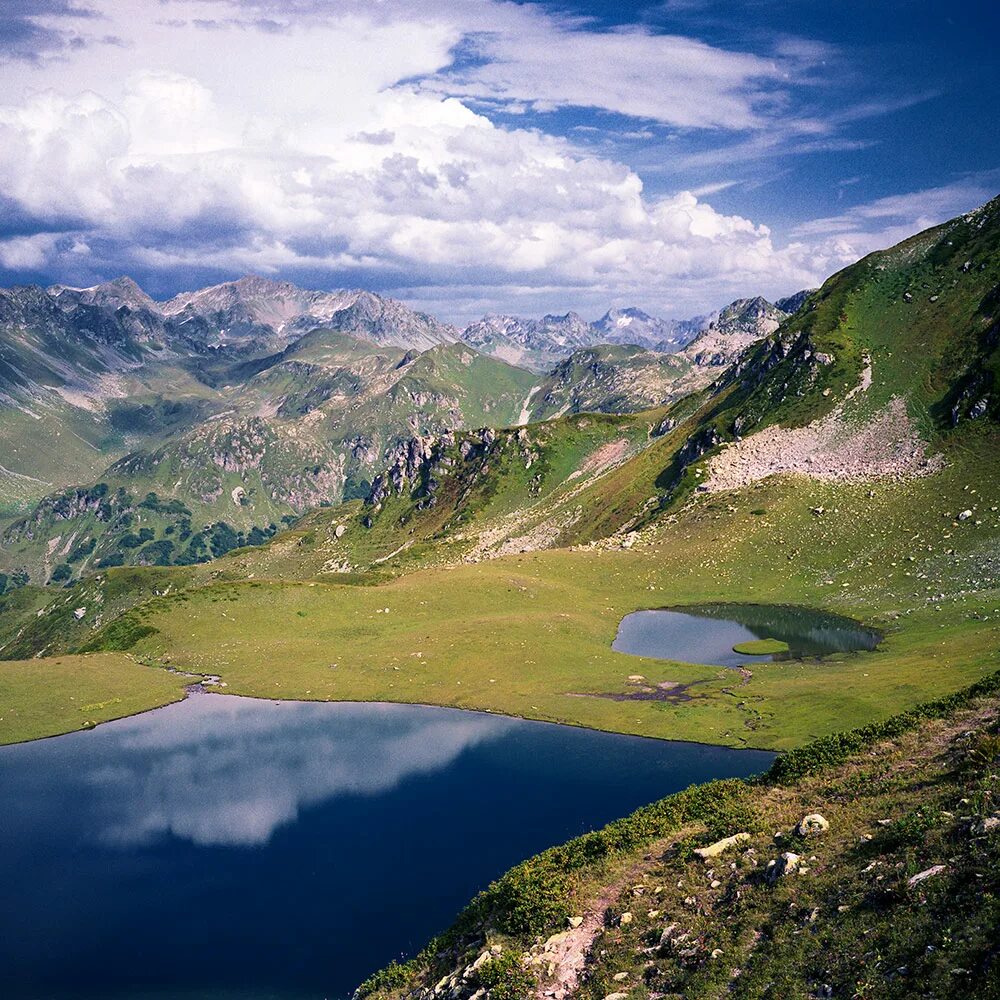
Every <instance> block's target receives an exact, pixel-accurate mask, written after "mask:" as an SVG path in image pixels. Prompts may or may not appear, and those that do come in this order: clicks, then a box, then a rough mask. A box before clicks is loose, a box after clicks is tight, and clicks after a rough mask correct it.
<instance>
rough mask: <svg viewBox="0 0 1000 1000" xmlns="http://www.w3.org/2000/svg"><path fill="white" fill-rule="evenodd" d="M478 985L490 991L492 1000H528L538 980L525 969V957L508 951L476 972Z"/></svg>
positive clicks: (491, 959)
mask: <svg viewBox="0 0 1000 1000" xmlns="http://www.w3.org/2000/svg"><path fill="white" fill-rule="evenodd" d="M476 977H477V980H478V983H477V985H479V986H482V987H484V988H485V989H487V990H488V991H489V997H490V1000H526V998H527V997H529V996H531V995H532V992H533V991H534V988H535V986H536V985H537V980H536V979H535V977H534V976H533V975H532V974H531V973H530V972H529V971H528V970H527V969H526V968H525V967H524V956H523V955H519V954H517V953H516V952H513V951H508V952H505V953H504V954H503V955H498V956H497V957H496V958H490V959H487V960H486V961H485V962H483V964H482V965H481V966H480V967H479V969H478V970H477V972H476Z"/></svg>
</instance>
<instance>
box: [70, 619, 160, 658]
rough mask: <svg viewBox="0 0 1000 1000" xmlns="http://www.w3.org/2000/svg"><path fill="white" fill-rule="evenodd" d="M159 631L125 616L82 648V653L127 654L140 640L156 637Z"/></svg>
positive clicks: (106, 627) (104, 629) (102, 630)
mask: <svg viewBox="0 0 1000 1000" xmlns="http://www.w3.org/2000/svg"><path fill="white" fill-rule="evenodd" d="M158 631H159V630H158V629H155V628H153V626H152V625H144V624H142V622H140V621H139V619H138V618H137V617H135V616H134V615H131V614H128V615H123V616H122V617H121V618H119V619H118V620H117V621H113V622H111V624H110V625H107V626H105V627H104V628H103V629H101V631H100V632H99V633H98V634H97V635H96V636H94V638H93V639H92V640H91V641H90V642H89V643H87V644H86V645H85V646H81V647H80V652H81V653H100V652H121V653H123V652H125V651H126V650H128V649H131V648H132V647H133V646H134V645H135V644H136V643H137V642H138V641H139V640H140V639H145V638H146V636H150V635H156V633H157V632H158Z"/></svg>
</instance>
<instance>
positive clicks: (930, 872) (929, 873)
mask: <svg viewBox="0 0 1000 1000" xmlns="http://www.w3.org/2000/svg"><path fill="white" fill-rule="evenodd" d="M947 870H948V866H947V865H931V867H930V868H925V869H924V870H923V871H922V872H918V873H917V874H916V875H913V876H911V877H910V878H908V879H907V880H906V884H907V885H908V886H909V887H910V888H911V889H912V888H913V887H914V886H917V885H920V883H921V882H924V881H926V880H927V879H929V878H934V876H935V875H940V874H941V872H943V871H947Z"/></svg>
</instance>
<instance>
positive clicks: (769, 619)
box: [613, 604, 882, 667]
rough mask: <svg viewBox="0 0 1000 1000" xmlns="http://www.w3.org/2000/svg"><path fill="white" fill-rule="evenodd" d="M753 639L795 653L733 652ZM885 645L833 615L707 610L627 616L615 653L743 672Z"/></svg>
mask: <svg viewBox="0 0 1000 1000" xmlns="http://www.w3.org/2000/svg"><path fill="white" fill-rule="evenodd" d="M753 639H780V640H781V641H782V642H786V643H788V646H789V651H788V652H787V653H779V654H773V655H768V656H746V655H743V654H741V653H736V652H734V651H733V646H735V645H736V644H737V643H741V642H747V641H750V640H753ZM881 641H882V634H881V633H880V632H878V631H877V630H876V629H872V628H868V627H867V626H865V625H862V624H861V623H860V622H856V621H854V620H853V619H851V618H844V617H843V616H842V615H835V614H831V613H830V612H827V611H815V610H813V609H811V608H799V607H793V606H791V605H787V604H703V605H693V606H688V607H683V608H662V609H654V610H650V611H636V612H634V613H633V614H630V615H626V616H625V617H624V618H623V619H622V622H621V624H620V625H619V627H618V635H617V636H616V637H615V641H614V643H613V648H614V649H616V650H618V652H620V653H632V654H633V655H635V656H654V657H658V658H660V659H667V660H681V661H683V662H684V663H703V664H708V665H715V666H721V667H740V666H743V665H745V664H752V663H759V662H760V661H762V660H782V659H802V658H806V657H817V656H829V655H830V654H831V653H848V652H854V651H857V650H872V649H875V647H876V646H877V645H878V644H879V642H881Z"/></svg>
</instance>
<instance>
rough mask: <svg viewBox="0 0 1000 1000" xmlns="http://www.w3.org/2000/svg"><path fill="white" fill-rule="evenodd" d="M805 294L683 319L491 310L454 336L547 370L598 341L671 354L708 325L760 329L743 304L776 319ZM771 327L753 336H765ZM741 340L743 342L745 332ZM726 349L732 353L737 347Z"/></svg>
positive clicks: (619, 312)
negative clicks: (517, 313) (512, 313)
mask: <svg viewBox="0 0 1000 1000" xmlns="http://www.w3.org/2000/svg"><path fill="white" fill-rule="evenodd" d="M808 295H809V291H801V292H797V293H796V294H795V295H791V296H789V297H788V298H785V299H782V300H781V301H780V302H775V303H772V302H768V301H767V300H766V299H763V298H760V297H756V298H752V299H737V300H736V301H735V302H732V303H730V304H729V305H728V306H726V307H725V308H723V309H720V310H719V311H718V312H714V313H709V314H707V315H702V316H695V317H692V318H691V319H683V320H674V319H659V318H657V317H655V316H650V315H649V313H647V312H644V311H643V310H642V309H638V308H636V307H634V306H628V307H624V308H615V309H609V310H608V311H607V312H606V313H605V314H604V315H603V316H602V317H601V318H600V319H598V320H595V321H594V322H592V323H588V322H587V321H586V320H584V319H583V318H582V317H581V316H579V315H578V314H577V313H574V312H570V313H566V315H565V316H552V315H549V316H543V317H542V318H541V319H540V320H535V319H530V318H526V317H523V316H510V315H496V314H494V315H490V316H485V317H484V318H483V319H481V320H477V321H476V322H475V323H471V324H470V325H469V326H467V327H466V328H465V329H464V330H463V331H462V333H461V335H460V336H461V338H462V340H463V341H465V343H467V344H469V345H471V346H472V347H475V348H476V350H477V351H482V352H483V353H484V354H490V355H492V356H493V357H495V358H500V359H501V360H503V361H506V362H507V363H508V364H512V365H519V366H521V367H523V368H529V369H531V370H532V371H536V372H549V371H551V370H552V369H553V368H554V367H555V366H556V365H558V364H560V363H561V362H562V361H564V360H565V359H567V358H569V357H570V356H571V355H572V354H573V353H574V352H575V351H578V350H587V349H589V348H593V347H597V346H599V345H601V344H612V345H622V346H624V345H633V346H635V347H641V348H644V349H645V350H647V351H656V352H659V353H664V354H674V353H677V352H680V351H683V350H684V349H685V348H686V347H687V346H688V345H689V344H690V343H691V342H692V341H694V340H695V339H696V338H698V337H699V336H700V335H701V334H702V333H704V332H705V331H708V330H710V329H712V328H713V327H715V328H718V329H720V330H722V332H723V333H726V332H739V333H740V334H742V333H743V332H749V331H750V330H751V328H752V329H755V330H763V327H762V326H761V325H760V324H759V323H758V322H757V320H756V319H752V318H750V317H749V316H748V315H744V313H745V312H746V311H747V310H748V309H749V310H753V309H757V310H758V311H760V310H761V309H763V310H764V311H768V310H769V311H770V312H769V314H770V315H772V316H773V317H777V318H778V319H779V321H780V319H781V318H783V317H784V316H786V315H791V314H792V313H794V312H796V311H797V310H798V308H799V307H800V306H801V305H802V303H803V302H804V301H805V300H806V298H807V297H808ZM760 304H763V305H760ZM773 329H774V327H771V328H770V329H767V330H764V331H763V332H761V333H760V334H759V335H760V336H766V334H768V333H771V332H772V331H773ZM741 340H742V341H744V343H743V346H746V342H745V341H746V337H741ZM731 353H732V356H733V357H735V356H736V354H738V353H739V351H735V352H731Z"/></svg>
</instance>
